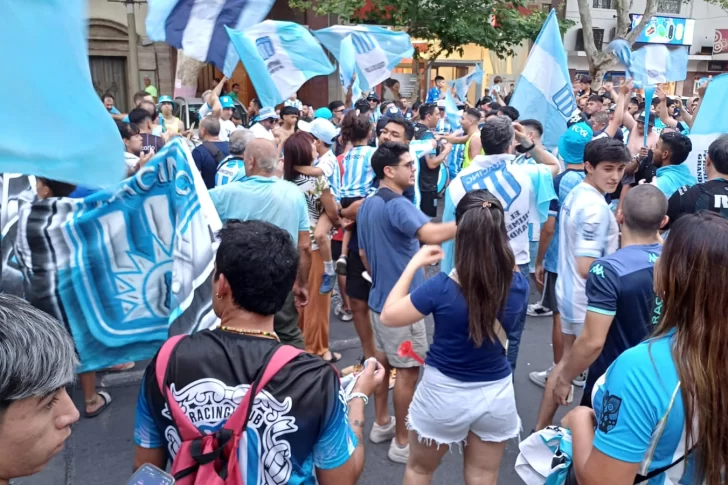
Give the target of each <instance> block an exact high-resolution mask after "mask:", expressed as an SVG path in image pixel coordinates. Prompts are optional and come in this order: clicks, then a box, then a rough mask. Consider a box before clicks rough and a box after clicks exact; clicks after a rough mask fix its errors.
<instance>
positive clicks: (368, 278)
mask: <svg viewBox="0 0 728 485" xmlns="http://www.w3.org/2000/svg"><path fill="white" fill-rule="evenodd" d="M361 277H362V278H364V279H365V280H367V281H368V282H369V284H371V283H372V277H371V276H369V273H368V272H366V271H364V272H363V273H362V274H361Z"/></svg>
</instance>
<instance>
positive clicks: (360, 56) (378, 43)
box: [313, 25, 414, 91]
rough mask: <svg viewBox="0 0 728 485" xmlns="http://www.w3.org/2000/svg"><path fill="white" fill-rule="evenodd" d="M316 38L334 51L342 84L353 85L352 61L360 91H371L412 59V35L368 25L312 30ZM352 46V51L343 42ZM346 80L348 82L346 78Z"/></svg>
mask: <svg viewBox="0 0 728 485" xmlns="http://www.w3.org/2000/svg"><path fill="white" fill-rule="evenodd" d="M313 35H315V36H316V38H317V39H318V40H319V41H321V43H322V44H323V45H324V47H326V49H328V50H329V52H331V53H332V54H333V55H334V57H335V58H336V60H337V61H338V62H339V66H340V68H341V70H342V73H341V74H342V84H344V86H345V87H347V85H346V83H351V78H352V76H351V74H352V72H351V71H352V68H351V65H352V60H353V61H354V72H353V73H355V74H356V79H355V80H354V85H355V86H356V89H358V90H360V91H370V90H372V89H373V88H374V87H375V86H376V85H377V84H380V83H381V82H383V81H384V80H385V79H387V78H388V77H389V76H390V75H391V74H392V70H393V69H394V68H395V67H396V66H397V64H399V63H400V62H401V61H402V59H405V58H408V57H412V54H414V48H413V47H412V41H411V40H410V36H409V34H407V33H406V32H394V31H391V30H388V29H385V28H382V27H373V26H369V25H334V26H332V27H328V28H325V29H321V30H315V31H313ZM347 38H349V39H350V40H349V41H347V42H350V43H351V46H352V47H353V52H354V55H353V57H352V56H351V48H350V47H349V46H348V44H344V40H346V39H347ZM344 77H347V78H348V79H344Z"/></svg>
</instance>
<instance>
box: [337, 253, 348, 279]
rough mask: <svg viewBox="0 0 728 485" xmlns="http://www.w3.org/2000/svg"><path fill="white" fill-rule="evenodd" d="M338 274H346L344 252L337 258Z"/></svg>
mask: <svg viewBox="0 0 728 485" xmlns="http://www.w3.org/2000/svg"><path fill="white" fill-rule="evenodd" d="M336 274H340V275H342V276H346V256H344V255H343V254H342V255H341V256H340V257H339V259H337V260H336Z"/></svg>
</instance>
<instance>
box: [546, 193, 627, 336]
mask: <svg viewBox="0 0 728 485" xmlns="http://www.w3.org/2000/svg"><path fill="white" fill-rule="evenodd" d="M559 232H560V237H559V259H558V274H559V277H558V279H557V280H556V303H557V305H558V309H559V313H560V314H561V319H562V320H563V321H565V322H567V323H573V324H582V323H584V320H585V319H586V307H587V298H586V278H583V277H582V276H581V274H579V269H578V265H577V259H578V258H581V257H586V258H595V259H597V258H602V257H604V256H607V255H609V254H612V253H613V252H615V251H616V250H617V247H618V246H619V227H618V226H617V221H616V220H615V219H614V215H613V214H612V211H611V210H610V208H609V205H608V204H607V202H606V200H605V199H604V194H602V193H601V192H599V191H598V190H597V189H595V188H594V187H592V186H591V185H589V184H587V183H581V184H579V185H577V186H576V187H574V190H572V191H571V193H569V196H568V197H567V198H566V200H565V201H564V205H563V206H562V207H561V212H560V213H559Z"/></svg>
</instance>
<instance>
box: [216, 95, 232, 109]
mask: <svg viewBox="0 0 728 485" xmlns="http://www.w3.org/2000/svg"><path fill="white" fill-rule="evenodd" d="M220 104H221V105H222V107H223V109H224V108H235V103H233V98H231V97H230V96H220Z"/></svg>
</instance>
